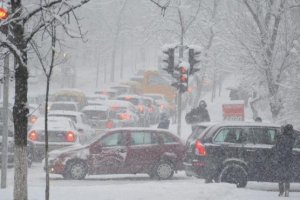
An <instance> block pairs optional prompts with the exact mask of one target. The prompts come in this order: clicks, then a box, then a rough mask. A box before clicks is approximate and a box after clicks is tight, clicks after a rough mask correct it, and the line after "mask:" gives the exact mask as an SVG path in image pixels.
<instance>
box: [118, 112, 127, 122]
mask: <svg viewBox="0 0 300 200" xmlns="http://www.w3.org/2000/svg"><path fill="white" fill-rule="evenodd" d="M119 118H120V119H121V120H130V115H129V114H127V113H121V114H119Z"/></svg>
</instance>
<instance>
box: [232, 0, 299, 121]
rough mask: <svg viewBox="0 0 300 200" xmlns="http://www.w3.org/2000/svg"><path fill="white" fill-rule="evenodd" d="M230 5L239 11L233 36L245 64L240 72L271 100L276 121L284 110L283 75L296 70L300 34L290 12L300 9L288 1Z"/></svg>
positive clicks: (236, 13) (245, 1) (271, 107)
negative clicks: (295, 45)
mask: <svg viewBox="0 0 300 200" xmlns="http://www.w3.org/2000/svg"><path fill="white" fill-rule="evenodd" d="M230 5H234V6H236V10H239V11H236V10H235V11H234V12H233V15H232V16H234V20H232V23H234V24H235V25H234V28H235V29H234V30H235V31H233V30H232V31H231V32H232V35H234V38H235V39H236V40H237V41H238V43H239V46H240V47H241V49H242V50H243V52H241V51H240V52H239V57H240V58H243V62H244V63H243V69H241V70H242V71H243V72H244V73H245V74H247V80H248V81H251V80H250V79H251V77H255V78H252V81H251V82H252V83H254V84H256V88H258V87H259V88H261V89H263V90H261V91H263V92H259V91H256V92H257V94H259V95H260V94H262V95H264V97H265V99H267V100H268V103H269V106H270V112H271V114H272V118H273V120H277V119H278V117H279V115H280V112H281V111H282V109H283V106H284V104H283V101H282V97H283V92H284V90H282V88H281V86H280V85H281V84H282V83H283V82H284V74H285V73H286V72H288V71H289V70H290V69H291V68H293V67H295V64H294V61H293V60H294V59H293V57H292V56H291V51H292V49H293V47H294V42H293V41H295V40H297V39H299V30H297V27H295V26H293V25H292V24H291V23H290V17H291V9H292V8H293V7H295V6H299V5H298V4H295V1H289V0H274V1H250V0H243V1H242V4H239V3H237V4H230ZM243 12H244V13H243ZM255 82H256V83H255ZM248 85H251V84H249V82H248ZM259 98H263V97H262V96H260V97H259ZM257 100H258V98H256V102H257ZM254 111H255V110H254Z"/></svg>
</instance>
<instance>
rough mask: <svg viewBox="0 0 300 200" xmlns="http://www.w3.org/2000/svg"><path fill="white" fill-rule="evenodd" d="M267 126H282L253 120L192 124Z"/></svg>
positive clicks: (197, 124) (196, 124) (198, 124)
mask: <svg viewBox="0 0 300 200" xmlns="http://www.w3.org/2000/svg"><path fill="white" fill-rule="evenodd" d="M201 125H203V126H213V125H216V126H266V127H270V126H272V127H280V125H279V124H274V123H264V122H252V121H221V122H201V123H195V124H192V126H201Z"/></svg>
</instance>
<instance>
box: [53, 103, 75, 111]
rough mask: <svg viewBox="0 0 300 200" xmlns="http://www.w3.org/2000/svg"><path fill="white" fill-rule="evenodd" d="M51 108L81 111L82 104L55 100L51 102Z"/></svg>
mask: <svg viewBox="0 0 300 200" xmlns="http://www.w3.org/2000/svg"><path fill="white" fill-rule="evenodd" d="M49 110H66V111H80V106H79V104H78V103H77V102H71V101H54V102H52V103H51V105H50V108H49Z"/></svg>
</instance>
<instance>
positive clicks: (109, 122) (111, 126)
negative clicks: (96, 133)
mask: <svg viewBox="0 0 300 200" xmlns="http://www.w3.org/2000/svg"><path fill="white" fill-rule="evenodd" d="M113 126H114V123H113V121H111V120H109V121H107V122H106V128H108V129H110V128H113Z"/></svg>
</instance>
